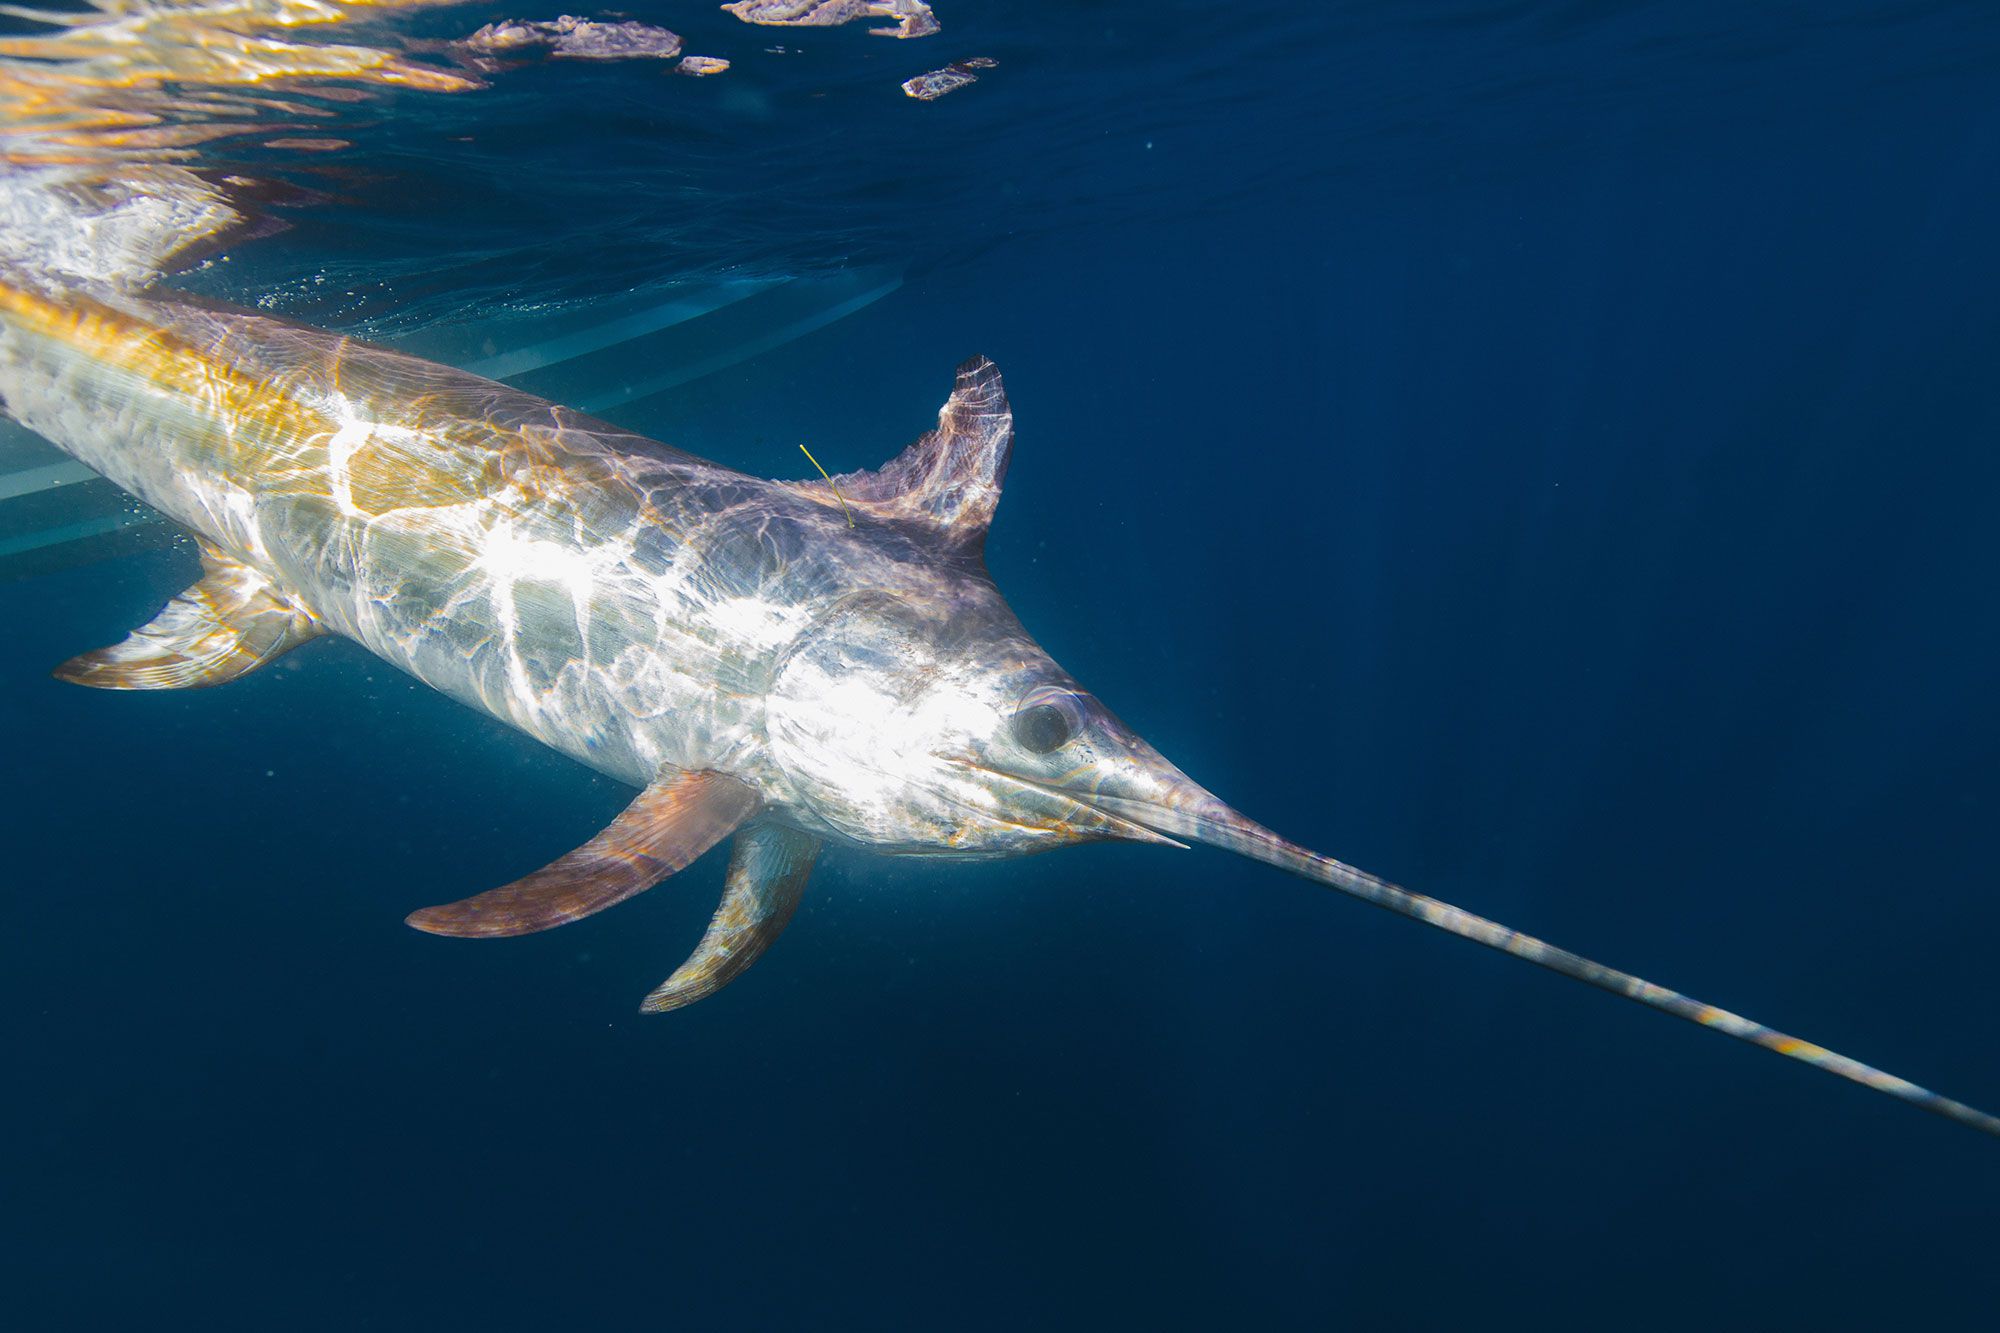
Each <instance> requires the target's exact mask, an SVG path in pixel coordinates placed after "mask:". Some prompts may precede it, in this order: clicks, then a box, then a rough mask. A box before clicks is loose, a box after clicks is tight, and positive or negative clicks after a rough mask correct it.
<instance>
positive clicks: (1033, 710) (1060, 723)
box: [1007, 688, 1083, 754]
mask: <svg viewBox="0 0 2000 1333" xmlns="http://www.w3.org/2000/svg"><path fill="white" fill-rule="evenodd" d="M1082 728H1083V709H1082V707H1081V706H1080V705H1078V703H1077V701H1076V696H1075V695H1074V694H1072V693H1070V692H1069V691H1068V690H1061V689H1054V688H1042V689H1037V690H1033V691H1030V692H1029V694H1028V695H1027V697H1026V698H1024V699H1022V700H1021V703H1020V706H1019V707H1017V708H1016V709H1015V710H1014V716H1013V719H1012V720H1011V721H1009V722H1008V724H1007V729H1008V730H1009V731H1010V732H1012V733H1013V735H1014V742H1015V744H1017V745H1019V746H1020V747H1021V748H1022V749H1024V750H1026V751H1028V752H1029V753H1030V754H1054V753H1055V752H1056V751H1057V750H1060V749H1062V747H1063V746H1065V745H1067V744H1069V743H1070V740H1071V738H1073V737H1074V736H1075V735H1076V733H1077V732H1078V731H1080V730H1082Z"/></svg>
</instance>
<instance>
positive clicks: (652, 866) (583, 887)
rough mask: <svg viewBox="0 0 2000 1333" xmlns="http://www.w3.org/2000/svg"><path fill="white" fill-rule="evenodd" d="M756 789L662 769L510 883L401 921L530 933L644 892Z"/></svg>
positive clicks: (433, 927) (446, 931) (467, 930)
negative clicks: (581, 835)
mask: <svg viewBox="0 0 2000 1333" xmlns="http://www.w3.org/2000/svg"><path fill="white" fill-rule="evenodd" d="M757 803H758V802H757V793H756V792H755V791H753V790H752V789H751V788H749V787H748V786H746V785H744V784H743V783H741V782H738V781H737V780H736V779H734V778H731V777H726V776H724V775H723V774H721V773H708V772H701V773H687V772H682V771H680V770H678V769H676V770H673V771H671V772H668V773H663V774H662V776H661V777H659V778H657V779H655V780H654V782H653V785H652V786H650V787H648V788H646V789H645V790H644V791H642V792H640V793H639V795H638V796H637V798H635V799H634V800H633V802H632V804H630V805H628V806H626V807H625V809H624V811H623V813H621V814H620V815H619V816H618V818H616V819H614V820H612V821H611V823H610V824H609V825H607V826H606V827H605V829H604V831H603V832H601V833H599V834H598V835H597V836H596V837H594V838H592V839H591V840H590V841H589V842H586V843H585V844H583V846H581V847H579V848H577V849H576V850H575V851H573V852H571V853H569V854H568V855H567V856H563V857H559V858H558V859H556V860H554V861H552V862H550V863H549V864H548V865H545V866H543V867H542V868H541V869H540V870H537V871H536V872H535V873H534V874H532V875H529V876H527V877H526V878H523V879H517V880H515V881H514V882H513V883H512V884H508V885H504V886H502V887H500V888H497V889H492V890H489V891H487V892H485V893H482V894H479V895H477V896H476V897H472V898H466V899H464V900H462V901H460V902H455V903H446V904H444V905H443V906H441V907H426V908H424V909H423V910H422V911H420V912H412V913H410V915H409V916H408V917H407V918H406V919H407V920H408V922H409V924H411V925H413V926H415V927H416V928H417V929H418V930H424V931H429V932H430V933H431V934H433V935H463V936H469V937H475V938H486V937H493V936H502V935H530V934H533V933H534V932H535V931H538V930H548V929H549V928H550V927H552V926H562V925H567V924H568V923H570V922H572V921H577V920H581V919H582V918H584V917H587V916H589V915H590V914H591V913H593V912H601V911H603V910H604V909H605V908H607V907H612V906H615V905H617V904H618V903H622V902H624V901H625V900H626V899H627V898H630V897H633V896H635V895H637V894H640V893H644V892H645V891H646V890H647V889H650V888H652V887H653V886H654V885H655V884H658V883H659V882H660V881H661V880H663V879H665V878H666V877H667V876H669V875H671V874H673V873H674V872H675V871H676V870H679V869H681V868H682V867H684V866H687V865H689V864H691V863H692V862H693V861H694V859H695V858H696V857H698V856H700V855H701V854H702V853H703V852H705V851H707V850H708V849H709V848H711V847H713V846H715V844H716V843H718V842H721V841H722V840H723V839H724V838H726V837H728V836H729V835H730V834H731V833H732V832H734V831H735V830H736V828H737V826H738V825H740V824H741V823H742V822H743V821H744V820H746V819H748V818H749V817H750V816H751V815H752V814H754V813H756V810H757Z"/></svg>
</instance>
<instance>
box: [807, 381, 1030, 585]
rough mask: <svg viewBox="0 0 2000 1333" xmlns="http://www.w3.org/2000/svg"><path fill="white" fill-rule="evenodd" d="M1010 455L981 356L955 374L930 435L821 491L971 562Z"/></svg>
mask: <svg viewBox="0 0 2000 1333" xmlns="http://www.w3.org/2000/svg"><path fill="white" fill-rule="evenodd" d="M1013 451H1014V413H1013V411H1012V409H1010V408H1009V407H1008V406H1007V390H1006V387H1005V386H1004V385H1002V384H1001V382H1000V369H999V367H998V366H995V365H994V364H993V363H992V362H991V361H988V360H987V359H986V358H985V357H983V356H975V357H973V358H972V359H971V360H970V361H967V362H966V363H965V364H963V365H961V366H960V367H959V368H958V382H957V383H956V384H955V385H954V386H953V387H952V391H951V397H949V398H947V399H946V400H945V404H944V406H943V407H942V408H941V409H939V411H938V424H937V429H936V430H934V431H931V432H929V433H928V434H926V435H924V436H922V437H920V438H919V439H918V440H917V442H916V443H915V444H912V445H911V446H910V447H909V448H907V449H905V450H903V452H902V453H900V454H897V455H896V456H895V457H894V458H892V459H890V460H889V461H888V462H887V463H884V464H883V465H882V466H881V467H879V468H877V469H876V470H875V471H873V472H850V473H847V474H846V475H845V476H839V477H835V478H833V480H832V482H831V483H827V482H814V483H809V485H810V486H811V487H812V488H813V489H815V490H818V491H821V492H826V493H828V498H829V501H830V500H831V495H830V492H829V487H834V488H838V490H839V493H840V495H841V496H842V497H843V498H844V499H846V501H847V502H848V503H849V504H850V505H852V506H853V507H854V508H856V509H858V510H861V511H863V512H864V513H872V514H874V515H875V516H877V517H879V518H890V519H903V520H905V521H910V522H918V523H923V524H925V525H928V526H930V527H933V528H935V529H936V530H937V532H938V535H939V537H940V538H941V539H942V540H943V542H944V544H945V545H947V546H949V547H950V548H952V549H953V550H957V551H963V552H967V553H969V554H974V555H976V554H978V553H979V551H980V550H981V549H982V548H983V547H984V546H985V544H986V528H987V525H988V524H990V523H991V522H992V521H993V510H994V508H995V507H996V506H998V505H999V503H1000V483H1001V481H1002V479H1003V478H1005V477H1006V475H1007V460H1008V458H1009V457H1010V456H1011V455H1012V453H1013Z"/></svg>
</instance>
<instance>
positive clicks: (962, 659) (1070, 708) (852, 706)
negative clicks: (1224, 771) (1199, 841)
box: [766, 578, 1226, 856]
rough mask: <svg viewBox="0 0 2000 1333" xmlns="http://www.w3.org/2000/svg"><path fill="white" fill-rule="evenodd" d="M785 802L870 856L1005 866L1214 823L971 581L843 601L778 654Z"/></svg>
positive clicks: (1201, 796) (1196, 797) (1216, 806)
mask: <svg viewBox="0 0 2000 1333" xmlns="http://www.w3.org/2000/svg"><path fill="white" fill-rule="evenodd" d="M766 716H767V726H768V736H769V741H770V752H771V755H772V758H773V759H774V761H775V762H776V764H777V766H778V768H779V769H780V771H781V772H782V773H783V774H784V785H785V788H786V791H787V795H788V797H789V803H790V804H792V805H794V806H795V807H798V808H799V813H800V814H801V815H803V816H805V818H806V822H809V823H811V824H813V825H815V826H816V827H818V828H820V829H822V830H824V831H826V832H830V833H832V834H834V835H836V836H839V837H841V838H842V839H844V840H846V841H849V842H852V843H856V844H860V845H864V846H867V847H869V848H871V849H873V850H876V851H888V852H900V853H906V854H930V855H950V854H959V855H973V856H1011V855H1019V854H1022V853H1026V852H1034V851H1042V850H1046V849H1048V848H1052V847H1059V846H1065V845H1068V844H1071V843H1078V842H1090V841H1099V840H1104V839H1125V840H1130V841H1136V842H1152V843H1172V842H1173V841H1174V840H1173V839H1172V838H1170V837H1167V836H1163V833H1164V830H1165V828H1166V827H1167V826H1168V825H1172V826H1174V827H1180V828H1186V829H1188V830H1195V829H1196V827H1197V825H1196V822H1195V821H1194V820H1193V819H1192V818H1191V817H1190V816H1191V814H1199V815H1200V816H1203V817H1206V818H1208V819H1211V820H1213V819H1216V818H1220V817H1222V816H1223V814H1224V812H1225V811H1226V807H1224V806H1222V805H1221V803H1220V802H1218V801H1216V800H1215V798H1214V797H1212V796H1209V795H1208V793H1207V792H1205V791H1203V790H1202V789H1201V788H1200V787H1199V786H1197V785H1196V784H1195V783H1194V782H1193V781H1191V780H1190V779H1189V778H1188V777H1187V776H1186V775H1185V774H1183V773H1182V772H1181V771H1180V770H1179V769H1178V768H1176V767H1174V765H1173V764H1172V763H1170V762H1169V761H1168V760H1167V759H1166V758H1165V757H1164V756H1162V755H1161V754H1160V753H1159V751H1157V750H1155V749H1154V748H1153V747H1152V746H1151V745H1149V744H1147V742H1146V741H1145V740H1144V739H1143V738H1142V737H1140V736H1139V735H1138V734H1137V733H1136V732H1134V731H1133V730H1132V729H1131V728H1130V727H1128V726H1126V725H1125V723H1123V722H1122V721H1120V720H1119V719H1118V717H1117V716H1116V715H1115V714H1113V713H1112V712H1111V710H1110V709H1109V708H1107V707H1105V705H1104V704H1103V703H1102V702H1101V701H1099V700H1098V699H1097V697H1096V696H1095V695H1093V694H1091V693H1090V692H1089V691H1087V690H1085V689H1084V688H1083V687H1082V686H1081V685H1080V684H1078V683H1077V681H1076V680H1075V678H1074V677H1072V676H1071V675H1070V674H1069V673H1068V672H1067V671H1064V670H1063V669H1062V667H1061V666H1059V665H1058V664H1057V663H1056V662H1055V661H1054V659H1053V658H1051V657H1050V656H1049V654H1048V653H1047V652H1045V651H1044V650H1043V649H1042V647H1041V646H1040V645H1039V644H1037V643H1036V642H1035V641H1034V639H1033V638H1032V637H1030V636H1029V634H1028V632H1027V631H1026V630H1025V629H1024V628H1023V627H1022V626H1021V624H1020V622H1019V621H1018V620H1017V619H1016V618H1015V617H1014V615H1013V613H1012V612H1011V611H1010V610H1009V609H1008V608H1007V606H1006V604H1005V602H1004V601H1003V600H1001V598H1000V595H999V593H998V592H997V591H996V590H994V589H993V587H992V585H991V584H990V583H988V582H986V581H985V580H983V579H978V578H968V579H965V580H962V581H960V582H959V583H958V584H957V586H951V587H944V588H940V587H937V586H925V587H922V588H913V589H911V590H909V591H906V592H903V593H896V592H890V591H885V590H880V589H875V590H869V591H867V592H862V593H857V594H855V595H853V596H851V597H849V598H847V599H845V600H844V601H842V602H841V603H840V604H838V605H837V606H836V607H835V608H834V609H833V610H832V611H831V612H829V613H828V614H827V615H825V616H823V617H822V618H821V620H820V622H819V623H818V624H817V625H816V626H815V629H814V630H813V632H811V633H810V634H809V635H807V636H806V637H805V638H804V639H803V640H802V641H801V642H800V643H799V644H798V645H797V646H796V647H795V649H794V650H793V651H792V652H791V653H790V654H789V655H788V656H787V658H786V660H785V661H784V663H783V665H782V666H781V668H780V669H779V671H778V673H777V677H776V679H775V681H774V685H773V689H772V691H771V694H770V696H769V699H768V706H767V715H766Z"/></svg>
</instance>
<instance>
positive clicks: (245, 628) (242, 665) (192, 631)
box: [55, 542, 325, 690]
mask: <svg viewBox="0 0 2000 1333" xmlns="http://www.w3.org/2000/svg"><path fill="white" fill-rule="evenodd" d="M201 565H202V570H203V573H202V576H201V578H200V580H199V581H197V582H196V583H195V584H194V586H192V587H190V588H189V589H188V590H187V591H186V592H184V593H182V594H181V595H180V596H178V597H176V598H174V600H173V601H171V602H168V603H167V605H166V608H165V609H164V610H162V611H161V612H160V614H158V615H157V616H154V617H153V618H152V619H151V620H150V621H148V622H147V623H146V624H144V625H141V626H140V627H139V628H138V629H136V630H133V631H132V632H131V633H130V634H128V635H127V636H125V638H124V639H123V640H121V641H119V642H118V643H114V644H112V645H111V646H110V647H108V648H99V649H97V650H96V651H95V652H88V653H84V654H83V655H81V656H79V657H72V658H70V659H69V661H67V662H64V663H63V664H62V665H61V666H59V667H57V668H56V669H55V676H56V679H58V680H66V681H68V682H70V683H71V684H73V685H89V686H91V687H92V688H94V689H100V690H185V689H195V688H198V687H200V686H204V685H220V684H222V683H223V682H224V681H230V680H235V679H236V678H237V677H238V676H241V675H245V674H247V673H248V672H251V671H255V670H256V669H257V668H258V667H260V666H262V665H264V663H266V662H268V661H270V660H271V659H272V658H274V657H278V656H281V655H283V654H284V653H287V652H289V651H291V650H292V649H294V648H296V647H298V646H299V645H300V644H302V643H304V642H306V641H307V640H308V639H314V638H317V637H319V636H320V635H321V634H323V633H325V631H324V630H322V629H321V628H320V627H319V625H318V622H316V621H315V620H314V619H313V617H312V613H311V612H309V611H307V610H306V609H305V608H304V607H302V606H300V605H299V604H298V603H297V602H295V601H294V600H292V598H291V596H290V595H289V594H287V593H285V592H283V591H282V590H280V589H279V588H278V586H277V585H276V584H274V583H272V582H271V581H270V580H269V579H268V578H266V577H264V575H262V574H260V573H258V572H257V571H256V570H254V569H252V568H250V567H249V566H248V565H245V564H243V563H241V562H239V561H237V560H234V559H231V558H230V557H229V556H226V555H224V554H222V552H220V551H218V550H216V549H215V548H214V547H212V546H210V545H208V544H207V543H206V542H204V543H203V544H202V549H201Z"/></svg>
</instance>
